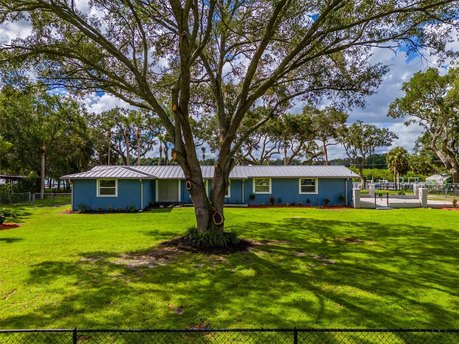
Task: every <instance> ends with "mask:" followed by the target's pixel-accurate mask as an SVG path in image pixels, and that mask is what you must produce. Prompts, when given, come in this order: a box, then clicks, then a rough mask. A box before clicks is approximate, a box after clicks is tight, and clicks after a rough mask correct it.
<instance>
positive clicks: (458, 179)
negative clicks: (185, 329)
mask: <svg viewBox="0 0 459 344" xmlns="http://www.w3.org/2000/svg"><path fill="white" fill-rule="evenodd" d="M431 149H432V150H433V151H434V152H435V154H436V155H437V156H438V158H439V159H440V160H441V162H442V163H443V165H444V166H445V168H446V169H447V170H448V172H449V173H451V177H452V179H453V183H455V184H457V183H459V163H458V161H457V157H456V154H455V153H454V152H450V151H448V150H447V149H445V150H443V149H439V148H438V147H437V146H436V145H435V142H432V143H431Z"/></svg>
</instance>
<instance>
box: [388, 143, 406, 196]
mask: <svg viewBox="0 0 459 344" xmlns="http://www.w3.org/2000/svg"><path fill="white" fill-rule="evenodd" d="M408 157H409V154H408V151H407V150H406V149H405V148H403V147H395V148H393V149H391V150H390V151H389V153H387V155H386V162H387V165H388V167H389V171H390V172H391V173H392V174H393V175H394V176H395V178H396V180H397V189H399V188H400V176H401V175H403V174H405V173H406V172H408V169H409V162H408V161H409V160H408Z"/></svg>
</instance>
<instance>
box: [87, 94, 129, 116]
mask: <svg viewBox="0 0 459 344" xmlns="http://www.w3.org/2000/svg"><path fill="white" fill-rule="evenodd" d="M83 102H84V104H85V105H86V107H87V109H88V111H89V112H93V113H101V112H104V111H108V110H111V109H113V108H115V107H120V108H127V109H132V108H134V107H133V106H131V105H129V104H128V103H126V102H125V101H124V100H121V99H119V98H117V97H115V96H113V95H111V94H107V93H105V94H103V95H100V96H98V95H96V94H91V95H88V96H87V97H86V98H85V99H83Z"/></svg>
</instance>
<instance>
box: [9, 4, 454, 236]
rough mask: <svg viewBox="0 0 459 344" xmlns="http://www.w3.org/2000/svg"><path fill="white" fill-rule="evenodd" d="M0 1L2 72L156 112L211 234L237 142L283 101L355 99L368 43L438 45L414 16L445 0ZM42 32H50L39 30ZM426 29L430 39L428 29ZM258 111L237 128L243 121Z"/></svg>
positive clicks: (449, 14)
mask: <svg viewBox="0 0 459 344" xmlns="http://www.w3.org/2000/svg"><path fill="white" fill-rule="evenodd" d="M79 4H80V3H79V2H76V1H74V0H0V13H1V23H2V24H7V23H9V22H11V21H15V20H20V19H22V18H27V20H28V21H29V22H30V23H31V24H32V31H31V33H30V35H29V36H28V37H27V38H25V39H16V40H14V41H13V42H10V43H9V44H7V45H4V46H3V49H2V50H1V52H0V60H1V61H2V65H3V69H4V70H5V71H6V72H7V73H5V77H10V78H11V77H14V76H15V75H16V74H15V73H14V72H13V71H14V70H15V68H16V67H17V66H18V65H21V66H22V67H24V66H26V67H27V66H33V68H34V70H35V71H36V73H37V75H38V77H39V78H40V79H41V80H42V81H43V82H45V83H47V84H50V85H60V86H62V85H64V86H66V87H67V88H69V89H73V90H77V91H90V92H93V91H95V90H103V91H105V92H108V93H111V94H113V95H115V96H117V97H119V98H121V99H123V100H125V101H127V102H128V103H130V104H131V105H134V106H137V107H139V108H143V109H147V110H149V111H153V112H154V113H156V114H157V115H158V116H159V118H160V119H161V122H162V124H163V126H164V127H165V128H166V130H167V133H168V135H169V137H170V138H171V141H172V142H173V144H174V153H173V155H174V157H175V159H176V161H177V163H178V164H179V165H180V166H181V167H182V169H183V171H184V175H185V178H186V179H187V180H188V181H189V182H190V183H191V185H192V188H191V190H190V194H191V198H192V200H193V203H194V206H195V214H196V221H197V227H198V230H199V231H200V232H202V233H208V232H209V231H214V232H215V233H214V235H218V234H222V233H223V221H222V220H223V219H224V217H223V206H224V196H225V193H226V189H227V187H228V177H229V173H230V171H231V169H232V167H233V166H234V160H233V157H234V156H235V154H236V153H237V152H238V151H239V148H240V146H241V144H242V143H243V142H244V141H245V140H246V139H247V137H249V136H250V135H251V133H252V132H255V131H256V130H257V129H258V128H260V127H261V126H262V125H263V124H265V123H266V122H267V121H269V120H270V119H271V118H272V117H273V116H275V115H276V114H279V113H280V112H279V111H281V110H282V111H284V110H283V109H282V107H283V106H284V104H286V103H287V102H289V101H290V100H292V99H298V100H306V101H313V102H314V101H315V102H317V101H319V100H320V99H323V98H324V97H328V98H330V99H333V100H334V101H335V102H345V103H346V105H349V106H352V105H361V104H362V101H363V97H365V96H367V95H368V94H371V93H372V92H373V91H374V89H375V88H376V87H377V86H378V85H379V83H380V80H381V75H382V74H383V73H384V72H386V71H387V68H385V67H384V66H380V65H372V64H371V60H370V57H371V49H372V48H373V47H377V46H378V47H386V48H392V49H396V48H398V47H400V46H402V45H405V44H408V45H409V46H408V49H417V48H419V47H421V46H425V45H431V46H432V47H434V48H436V49H439V50H442V49H443V48H444V42H443V40H442V39H443V38H445V34H444V31H442V32H441V38H442V39H438V40H434V39H431V38H432V37H430V36H432V35H434V36H435V35H439V34H438V33H437V32H436V31H435V30H429V31H425V30H424V29H423V27H424V25H423V24H424V23H426V22H429V24H430V25H435V23H438V22H440V23H442V25H445V24H447V23H448V22H454V21H455V20H456V19H457V4H458V1H457V0H420V1H415V2H413V1H412V0H398V1H391V2H386V1H376V0H365V1H338V0H336V1H307V2H305V1H304V0H280V1H261V0H254V1H248V2H247V1H239V0H223V1H216V0H209V1H193V0H183V1H180V0H170V1H159V0H152V1H145V0H112V1H109V2H107V1H99V0H97V1H91V2H88V3H86V6H79ZM49 33H52V34H49ZM433 38H435V37H433ZM255 106H265V107H266V108H268V109H269V111H268V112H267V115H266V117H264V118H263V119H262V120H261V121H259V122H258V123H256V124H255V125H254V126H253V127H252V128H250V130H248V131H246V136H243V137H238V131H239V129H240V126H241V123H242V122H243V120H244V119H245V118H246V117H247V116H250V114H251V110H253V108H254V107H255ZM203 113H205V114H211V115H212V116H213V117H216V118H217V124H218V127H217V129H218V130H217V134H218V137H219V140H218V142H219V144H218V159H217V162H216V164H215V172H214V176H213V180H212V193H211V195H210V197H208V196H207V194H206V191H205V188H204V181H203V178H202V173H201V168H200V161H199V156H198V153H197V150H196V145H195V136H194V132H193V125H192V120H191V119H192V118H196V119H199V118H200V116H201V114H203Z"/></svg>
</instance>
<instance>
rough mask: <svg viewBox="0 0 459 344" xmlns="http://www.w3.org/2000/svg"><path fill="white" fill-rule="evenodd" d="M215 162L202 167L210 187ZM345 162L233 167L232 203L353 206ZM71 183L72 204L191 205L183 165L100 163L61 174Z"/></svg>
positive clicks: (88, 206)
mask: <svg viewBox="0 0 459 344" xmlns="http://www.w3.org/2000/svg"><path fill="white" fill-rule="evenodd" d="M213 172H214V167H213V166H202V174H203V177H204V179H205V183H206V188H207V192H208V193H211V192H212V183H211V182H212V176H213ZM357 177H358V175H356V174H355V173H353V172H352V171H351V170H349V169H348V168H346V167H344V166H235V167H234V168H233V170H232V171H231V174H230V185H229V188H228V192H227V195H226V198H225V203H226V204H228V205H234V206H236V205H238V206H250V205H270V204H272V203H273V202H274V203H275V204H290V205H295V204H296V205H311V206H318V205H324V204H328V205H351V204H352V178H357ZM62 179H68V180H70V181H71V184H72V209H73V210H80V209H82V208H85V209H93V210H110V209H111V210H117V209H126V208H128V209H134V208H135V209H137V210H140V209H145V208H146V207H148V206H149V205H154V204H192V202H191V197H190V194H189V192H188V190H187V189H186V182H185V178H184V174H183V171H182V169H181V168H180V166H177V165H169V166H97V167H94V168H93V169H92V170H90V171H87V172H82V173H76V174H71V175H66V176H63V177H62Z"/></svg>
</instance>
